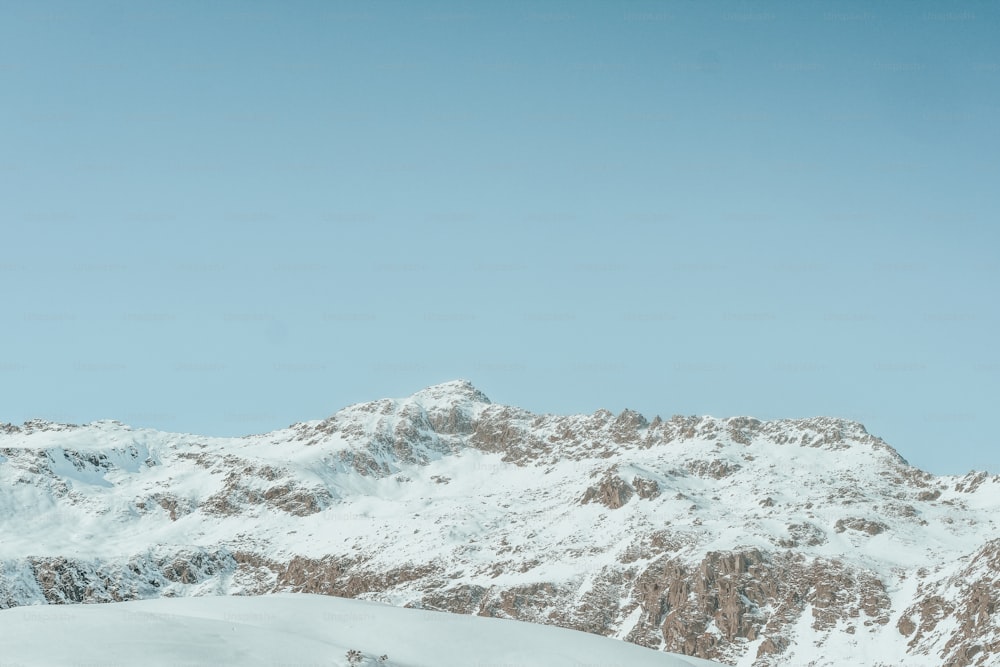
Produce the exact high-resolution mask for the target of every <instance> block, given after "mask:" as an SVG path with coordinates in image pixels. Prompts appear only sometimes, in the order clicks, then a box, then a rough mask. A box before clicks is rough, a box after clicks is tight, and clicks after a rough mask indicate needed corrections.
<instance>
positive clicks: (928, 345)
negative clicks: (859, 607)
mask: <svg viewBox="0 0 1000 667" xmlns="http://www.w3.org/2000/svg"><path fill="white" fill-rule="evenodd" d="M0 12H2V19H0V100H2V103H0V128H2V129H0V232H2V235H0V247H2V255H0V295H2V297H3V305H2V311H0V421H11V422H15V423H18V422H21V421H23V420H25V419H29V418H32V417H43V418H48V419H54V420H61V421H71V422H77V423H79V422H87V421H91V420H94V419H100V418H117V419H121V420H122V421H126V422H128V423H132V424H134V425H137V426H150V427H156V428H161V429H165V430H178V431H190V432H198V433H207V434H218V435H229V434H232V435H236V434H244V433H251V432H262V431H267V430H271V429H274V428H279V427H283V426H286V425H288V424H290V423H292V422H295V421H302V420H308V419H318V418H322V417H325V416H327V415H329V414H332V413H333V412H334V411H335V410H337V409H339V408H340V407H343V406H344V405H346V404H349V403H353V402H358V401H363V400H369V399H374V398H379V397H385V396H404V395H408V394H410V393H412V392H413V391H415V390H418V389H420V388H422V387H424V386H427V385H430V384H435V383H438V382H441V381H445V380H449V379H454V378H468V379H470V380H472V381H473V382H474V383H475V384H476V385H477V386H478V387H479V388H480V389H482V390H483V391H484V392H486V394H487V395H489V396H490V397H491V398H493V400H494V401H498V402H507V403H513V404H517V405H521V406H523V407H526V408H528V409H531V410H534V411H538V412H553V413H579V412H592V411H593V410H595V409H598V408H601V407H604V408H608V409H611V410H614V411H618V410H621V409H622V408H625V407H631V408H634V409H637V410H639V411H641V412H643V413H644V414H646V415H647V416H650V417H652V416H653V415H655V414H660V415H662V416H664V417H668V416H670V415H672V414H711V415H715V416H720V417H722V416H730V415H744V414H748V415H754V416H757V417H759V418H778V417H800V416H812V415H836V416H844V417H850V418H855V419H858V420H860V421H862V422H863V423H865V424H866V425H867V427H868V429H869V431H871V432H873V433H875V434H877V435H880V436H882V437H884V438H885V439H886V440H887V441H888V442H890V444H892V445H894V446H895V447H896V448H897V449H898V450H899V451H900V452H901V453H902V454H903V456H905V457H906V458H907V459H908V460H910V462H911V463H914V464H916V465H919V466H921V467H923V468H925V469H928V470H930V471H932V472H935V473H964V472H966V471H967V470H969V469H971V468H977V469H988V470H991V471H992V472H1000V449H998V447H997V443H996V434H995V431H994V428H993V426H994V422H995V418H996V408H997V405H998V400H997V399H998V397H1000V381H998V380H1000V354H998V352H997V339H998V336H997V333H996V332H997V328H998V324H1000V316H998V299H997V287H998V276H1000V250H998V247H1000V246H998V242H1000V231H998V230H1000V225H998V219H997V218H998V194H997V191H998V183H1000V131H998V118H1000V39H997V35H998V34H1000V6H998V5H997V4H995V3H992V2H969V3H964V4H963V3H961V2H940V3H931V2H891V3H890V2H886V3H860V2H859V3H848V2H841V3H836V2H831V3H813V2H805V3H791V2H781V3H777V2H775V3H767V2H752V3H726V4H723V3H719V4H715V3H701V2H688V1H681V0H677V1H675V2H625V3H614V2H585V1H583V0H574V1H573V2H538V3H531V2H522V1H516V2H511V3H486V2H477V3H467V4H461V3H456V2H438V3H417V2H391V3H383V2H375V1H366V2H334V1H323V2H320V1H316V2H308V1H305V0H297V1H294V2H226V1H222V0H220V1H216V2H193V1H192V2H160V3H152V2H150V3H144V2H134V1H131V0H130V1H128V2H116V3H112V2H92V3H80V2H75V1H74V2H47V3H46V2H43V3H33V2H7V3H4V4H3V5H0Z"/></svg>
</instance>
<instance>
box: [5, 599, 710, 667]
mask: <svg viewBox="0 0 1000 667" xmlns="http://www.w3.org/2000/svg"><path fill="white" fill-rule="evenodd" d="M0 647H2V649H0V650H2V656H3V657H2V658H0V660H2V664H3V665H4V666H5V667H15V666H22V665H23V666H25V667H27V666H28V665H31V666H32V667H44V666H47V665H51V666H53V667H66V665H105V666H110V665H144V666H145V667H159V666H161V665H162V666H164V667H167V666H169V667H176V666H177V665H185V666H188V667H194V666H196V665H206V666H212V667H214V666H216V665H241V666H247V667H249V666H251V665H261V666H264V665H267V666H268V667H274V666H276V665H299V666H305V665H316V666H317V667H319V666H320V665H322V666H324V667H340V666H344V667H346V666H347V664H348V662H347V658H346V654H347V651H348V650H351V649H355V650H358V651H361V653H362V654H363V655H364V662H363V663H362V664H364V665H379V664H382V665H385V666H386V667H489V666H500V665H503V666H514V665H517V666H518V667H586V666H596V665H601V666H602V667H614V666H618V665H620V666H621V667H625V666H626V665H627V666H628V667H708V666H710V665H718V663H713V662H708V661H706V660H699V659H697V658H687V657H683V656H676V655H668V654H664V653H660V652H658V651H652V650H650V649H646V648H641V647H639V646H635V645H633V644H628V643H625V642H621V641H616V640H613V639H607V638H604V637H598V636H596V635H589V634H586V633H582V632H575V631H573V630H564V629H562V628H554V627H547V626H541V625H536V624H532V623H522V622H519V621H509V620H503V619H488V618H479V617H473V616H459V615H456V614H443V613H439V612H431V611H422V610H417V609H403V608H399V607H391V606H388V605H384V604H378V603H374V602H365V601H361V600H348V599H343V598H334V597H328V596H319V595H304V594H303V595H290V594H285V595H268V596H261V597H201V598H176V599H159V600H143V601H137V602H120V603H115V604H107V605H72V606H65V605H60V606H55V605H48V606H40V607H18V608H14V609H7V610H4V611H0ZM382 655H388V660H386V661H385V662H384V663H379V662H378V657H380V656H382Z"/></svg>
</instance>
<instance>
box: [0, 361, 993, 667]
mask: <svg viewBox="0 0 1000 667" xmlns="http://www.w3.org/2000/svg"><path fill="white" fill-rule="evenodd" d="M0 482H2V490H0V529H2V530H3V533H2V534H4V535H5V536H8V537H5V539H4V540H3V542H0V607H5V606H15V605H22V604H32V603H35V602H49V603H52V602H56V603H58V602H85V601H113V600H126V599H138V598H143V597H156V596H186V595H204V594H261V593H269V592H279V591H301V592H319V593H325V594H333V595H341V596H347V597H362V598H366V599H372V600H378V601H382V602H390V603H393V604H397V605H403V606H414V607H423V608H428V609H442V610H447V611H454V612H459V613H473V614H480V615H491V616H500V617H508V618H516V619H521V620H529V621H534V622H541V623H550V624H555V625H562V626H565V627H570V628H574V629H582V630H586V631H589V632H594V633H596V634H604V635H608V636H615V637H619V638H621V639H626V640H628V641H632V642H634V643H638V644H641V645H644V646H649V647H652V648H658V649H661V650H669V651H673V652H677V653H683V654H687V655H694V656H698V657H702V658H710V659H714V660H719V661H721V662H724V663H728V664H734V665H758V666H765V665H794V664H807V663H810V661H812V662H811V664H816V665H823V664H831V665H832V664H844V660H845V659H846V660H847V662H851V659H850V656H852V655H854V654H853V653H851V650H854V649H850V647H852V646H853V647H858V646H861V647H865V650H866V651H869V653H871V658H870V660H869V661H868V662H864V663H859V662H856V661H855V662H853V663H852V664H871V665H875V664H884V665H889V664H927V665H931V664H935V665H939V664H948V665H955V666H958V665H966V664H968V665H973V664H975V665H986V664H997V663H996V661H997V658H996V655H997V652H998V650H1000V644H996V641H997V636H998V635H997V617H996V613H995V609H996V608H997V602H998V600H997V595H998V594H997V592H996V589H995V587H991V584H992V582H994V581H996V580H997V576H996V575H997V572H998V571H1000V565H998V564H996V563H995V561H996V560H997V559H994V558H993V556H994V552H995V551H996V548H997V547H996V543H997V542H996V541H997V540H998V539H1000V532H998V528H997V525H996V522H995V520H994V519H993V516H996V509H997V508H1000V477H997V476H993V477H991V476H989V475H986V474H985V473H970V474H968V475H965V476H964V477H936V476H934V475H930V474H929V473H926V472H924V471H920V470H918V469H916V468H914V467H912V466H910V465H909V464H907V463H906V461H905V459H903V457H902V456H900V455H899V453H898V452H896V450H895V449H893V448H892V447H891V446H890V445H888V444H887V443H885V442H884V441H883V440H882V439H881V438H878V437H877V436H874V435H871V434H869V433H868V432H867V430H866V429H865V428H864V426H863V425H862V424H860V423H858V422H854V421H851V420H845V419H839V418H832V417H811V418H803V419H785V420H770V421H761V420H758V419H754V418H752V417H745V416H742V417H729V418H715V417H704V416H702V417H699V416H687V417H685V416H679V415H675V416H673V417H671V418H669V419H666V420H665V419H662V418H660V417H658V416H657V417H654V418H653V419H652V420H649V419H647V418H646V417H645V416H643V415H641V414H639V413H638V412H635V411H632V410H623V411H621V412H620V413H619V414H617V415H615V414H613V413H611V412H610V411H608V410H597V411H595V412H594V413H592V414H590V415H569V416H561V415H549V414H545V415H537V414H534V413H531V412H529V411H527V410H523V409H521V408H517V407H514V406H506V405H500V404H495V403H492V402H490V400H489V398H488V397H487V396H486V394H485V393H483V392H482V391H480V390H479V389H477V388H476V387H475V386H474V385H473V384H472V383H470V382H468V381H467V380H457V381H453V382H447V383H442V384H439V385H434V386H432V387H428V388H426V389H423V390H421V391H418V392H416V393H415V394H413V395H412V396H410V397H406V398H401V399H380V400H376V401H368V402H363V403H356V404H353V405H351V406H347V407H345V408H343V409H341V410H338V411H337V412H335V413H334V414H333V415H331V416H329V417H327V418H325V419H321V420H314V421H308V422H300V423H296V424H292V425H290V426H289V427H288V428H285V429H279V430H277V431H273V432H270V433H264V434H256V435H248V436H242V437H238V438H218V437H203V436H197V435H193V434H180V433H164V432H160V431H155V430H153V429H134V428H132V427H129V426H127V425H124V424H122V423H121V422H116V421H114V420H103V421H100V422H92V423H91V424H88V425H84V426H73V425H56V424H53V423H51V422H44V421H41V420H32V421H29V422H26V423H25V424H24V425H23V426H22V427H17V426H13V425H2V426H0ZM963 568H964V569H963ZM969 582H971V583H969ZM976 582H979V583H978V584H977V583H976ZM966 583H969V585H965V584H966ZM991 605H992V606H991ZM935 610H937V611H935ZM945 618H951V619H954V622H951V623H950V622H946V621H945V620H944V619H945ZM956 624H957V625H956ZM951 625H956V627H955V628H951ZM879 646H886V647H888V648H885V649H882V648H877V647H879ZM977 647H978V648H977ZM810 651H811V653H810ZM823 656H826V657H823ZM807 657H808V659H805V658H807ZM838 659H839V660H841V662H840V663H838V662H837V660H838ZM823 660H826V662H824V661H823ZM866 660H868V658H866ZM921 660H924V661H925V662H921Z"/></svg>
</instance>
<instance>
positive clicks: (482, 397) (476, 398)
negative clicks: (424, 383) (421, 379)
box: [412, 380, 490, 404]
mask: <svg viewBox="0 0 1000 667" xmlns="http://www.w3.org/2000/svg"><path fill="white" fill-rule="evenodd" d="M412 398H415V399H417V400H418V401H420V402H421V403H426V402H431V403H438V402H444V403H448V404H454V403H467V402H472V403H490V399H489V398H488V397H487V396H486V394H484V393H483V392H481V391H479V390H478V389H476V387H475V386H474V385H473V384H472V383H471V382H469V381H468V380H450V381H448V382H442V383H441V384H435V385H431V386H430V387H427V388H425V389H421V390H420V391H418V392H417V393H415V394H413V396H412Z"/></svg>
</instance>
